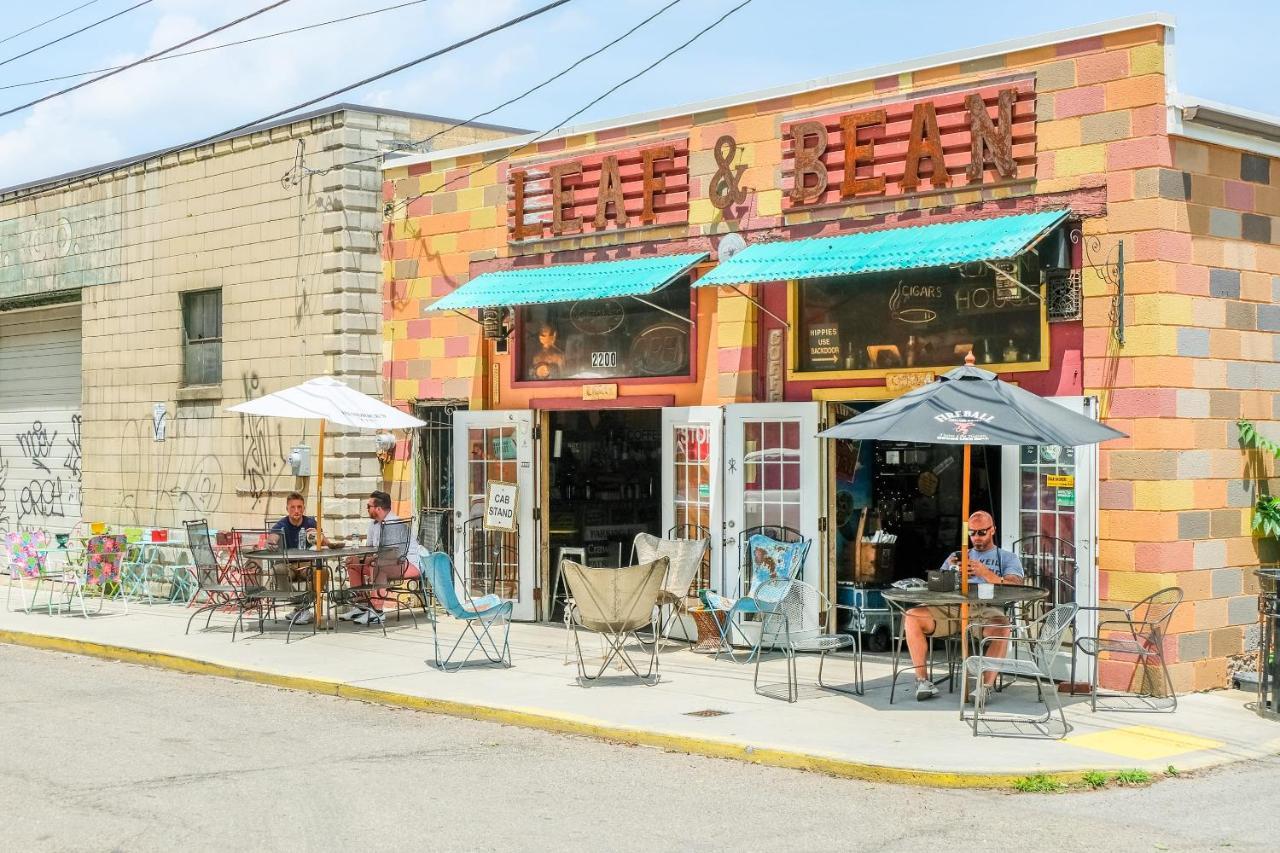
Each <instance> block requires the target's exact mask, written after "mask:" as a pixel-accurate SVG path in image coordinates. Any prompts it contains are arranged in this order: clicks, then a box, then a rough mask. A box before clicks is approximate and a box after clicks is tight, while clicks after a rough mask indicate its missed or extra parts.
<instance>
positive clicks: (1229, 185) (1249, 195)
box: [1222, 181, 1254, 213]
mask: <svg viewBox="0 0 1280 853" xmlns="http://www.w3.org/2000/svg"><path fill="white" fill-rule="evenodd" d="M1222 195H1223V198H1224V200H1225V201H1226V203H1227V207H1229V208H1231V209H1232V210H1242V211H1244V212H1245V213H1252V212H1253V198H1254V195H1253V184H1246V183H1244V182H1243V181H1223V182H1222Z"/></svg>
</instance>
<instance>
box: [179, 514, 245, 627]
mask: <svg viewBox="0 0 1280 853" xmlns="http://www.w3.org/2000/svg"><path fill="white" fill-rule="evenodd" d="M183 524H184V526H185V527H186V528H187V548H189V549H190V550H191V562H192V564H193V565H194V566H195V575H196V588H197V591H196V595H195V596H194V597H193V598H192V600H193V601H194V600H195V598H197V597H199V596H202V595H203V596H204V603H203V604H201V605H200V606H199V607H197V608H196V609H195V610H194V611H192V613H191V618H189V619H188V620H187V630H186V631H185V632H184V633H187V634H189V633H191V623H192V622H193V621H195V618H196V617H197V616H199V615H200V614H201V613H207V614H208V616H206V617H205V620H204V627H205V628H208V627H209V623H210V621H212V619H213V614H214V612H215V611H216V610H218V609H219V608H222V607H235V608H236V609H237V610H239V608H240V606H241V603H242V599H243V598H244V591H243V588H242V587H241V584H240V582H239V579H240V574H239V572H238V571H237V572H228V571H226V570H225V569H224V567H223V566H222V564H220V563H219V562H218V556H217V553H216V552H215V551H214V550H213V542H212V541H211V540H210V538H209V522H207V521H205V520H204V519H201V520H199V521H187V522H183ZM235 538H236V540H237V541H239V537H238V536H237V537H235Z"/></svg>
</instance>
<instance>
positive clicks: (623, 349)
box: [520, 279, 690, 381]
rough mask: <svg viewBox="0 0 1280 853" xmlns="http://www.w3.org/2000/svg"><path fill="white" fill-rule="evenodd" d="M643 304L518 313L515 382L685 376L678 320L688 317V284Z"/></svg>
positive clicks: (685, 341) (605, 302)
mask: <svg viewBox="0 0 1280 853" xmlns="http://www.w3.org/2000/svg"><path fill="white" fill-rule="evenodd" d="M642 298H643V299H644V300H645V302H648V303H652V305H645V304H643V303H641V302H638V301H636V300H634V299H630V298H621V299H593V300H587V301H582V302H568V303H560V304H555V305H529V306H526V307H524V308H522V309H521V310H520V320H521V326H520V330H521V331H520V335H521V337H520V345H521V350H520V378H521V379H523V380H526V381H543V380H557V379H560V380H563V379H585V380H591V379H624V378H631V377H645V376H681V375H684V374H687V373H688V372H689V331H690V325H689V323H687V322H685V321H684V320H682V319H680V318H681V317H689V306H690V303H689V282H688V280H687V279H686V280H683V281H681V282H677V283H676V284H672V285H669V286H668V287H665V288H663V289H662V290H660V291H658V292H657V293H653V294H649V295H646V296H644V297H642ZM653 306H657V307H653ZM660 309H666V311H670V312H672V313H673V314H676V315H677V316H674V317H673V316H672V315H671V314H668V313H666V311H663V310H660Z"/></svg>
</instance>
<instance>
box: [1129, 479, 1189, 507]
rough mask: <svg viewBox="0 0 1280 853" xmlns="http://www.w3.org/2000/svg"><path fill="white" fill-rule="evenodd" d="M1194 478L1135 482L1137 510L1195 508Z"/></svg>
mask: <svg viewBox="0 0 1280 853" xmlns="http://www.w3.org/2000/svg"><path fill="white" fill-rule="evenodd" d="M1195 506H1196V496H1195V481H1194V480H1138V481H1136V482H1134V484H1133V508H1134V509H1135V510H1140V509H1148V510H1176V509H1194V508H1195Z"/></svg>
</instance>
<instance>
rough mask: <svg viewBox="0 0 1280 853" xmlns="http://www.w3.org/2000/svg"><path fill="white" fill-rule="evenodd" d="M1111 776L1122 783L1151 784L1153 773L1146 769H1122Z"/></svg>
mask: <svg viewBox="0 0 1280 853" xmlns="http://www.w3.org/2000/svg"><path fill="white" fill-rule="evenodd" d="M1111 778H1113V779H1115V780H1116V781H1117V782H1119V783H1120V784H1121V785H1149V784H1151V774H1150V773H1148V772H1147V771H1145V770H1121V771H1120V772H1119V773H1117V774H1116V775H1115V776H1113V777H1111Z"/></svg>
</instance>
